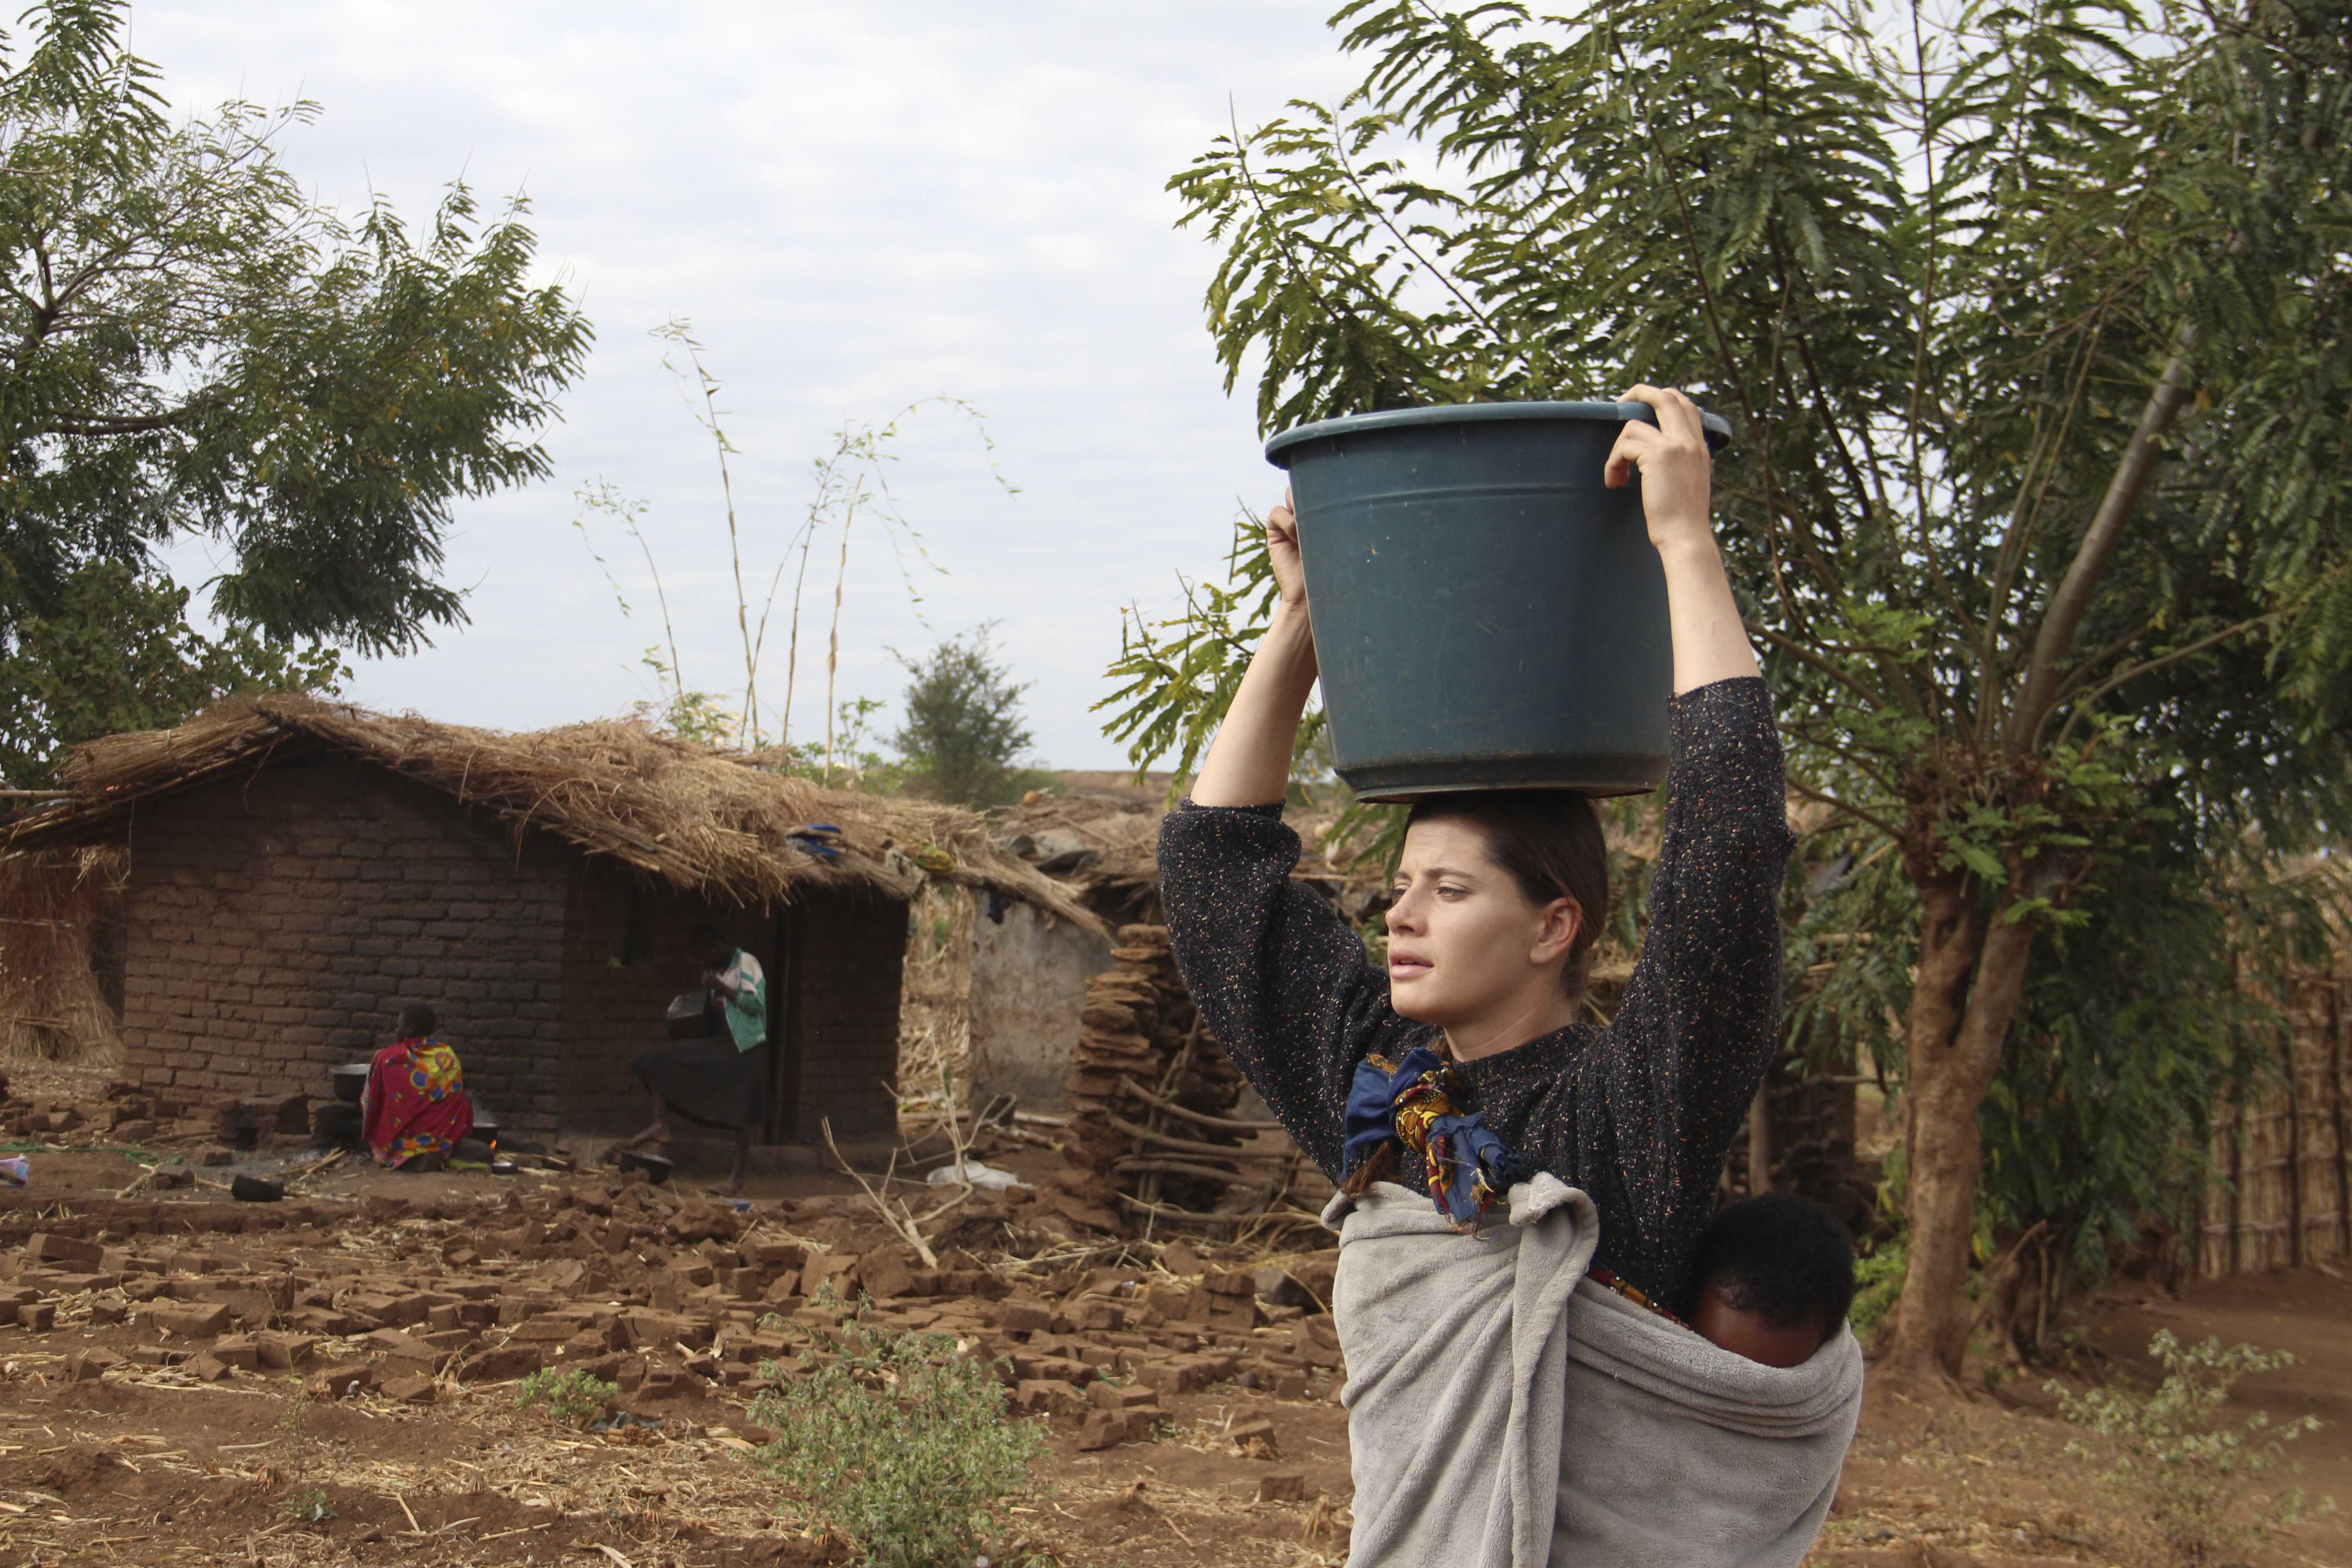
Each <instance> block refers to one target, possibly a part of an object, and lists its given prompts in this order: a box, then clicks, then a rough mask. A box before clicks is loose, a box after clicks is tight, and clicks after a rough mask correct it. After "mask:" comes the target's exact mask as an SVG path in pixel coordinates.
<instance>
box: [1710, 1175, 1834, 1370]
mask: <svg viewBox="0 0 2352 1568" xmlns="http://www.w3.org/2000/svg"><path fill="white" fill-rule="evenodd" d="M1690 1281H1691V1283H1690V1289H1689V1299H1688V1300H1686V1301H1685V1302H1684V1309H1685V1310H1684V1313H1683V1315H1684V1316H1685V1317H1689V1316H1691V1315H1692V1313H1693V1312H1694V1311H1695V1310H1696V1307H1697V1305H1698V1299H1699V1297H1700V1295H1701V1294H1702V1293H1703V1292H1704V1291H1705V1290H1706V1289H1707V1287H1708V1286H1710V1285H1711V1286H1714V1287H1715V1288H1716V1289H1718V1290H1720V1291H1722V1292H1723V1296H1724V1299H1725V1300H1726V1301H1727V1302H1728V1303H1729V1304H1730V1305H1731V1306H1733V1307H1736V1308H1738V1310H1741V1311H1743V1312H1754V1313H1756V1314H1757V1315H1758V1316H1759V1317H1761V1318H1762V1319H1763V1320H1764V1321H1766V1322H1768V1323H1770V1324H1771V1325H1772V1326H1773V1327H1774V1328H1779V1329H1786V1328H1793V1327H1795V1326H1796V1325H1798V1324H1800V1323H1819V1324H1821V1326H1822V1339H1824V1340H1827V1339H1828V1338H1829V1336H1830V1335H1831V1334H1832V1333H1834V1332H1835V1331H1837V1327H1838V1325H1839V1324H1840V1323H1843V1322H1844V1321H1845V1315H1846V1309H1848V1308H1849V1307H1851V1306H1853V1240H1852V1239H1851V1238H1850V1237H1847V1235H1846V1233H1845V1226H1842V1225H1840V1224H1839V1223H1838V1222H1837V1220H1836V1218H1835V1217H1834V1216H1833V1215H1831V1213H1830V1211H1829V1210H1827V1209H1825V1208H1823V1207H1822V1205H1819V1204H1817V1203H1814V1202H1812V1201H1811V1200H1810V1199H1807V1198H1801V1197H1799V1196H1797V1194H1794V1193H1766V1194H1762V1195H1761V1196H1759V1197H1753V1198H1742V1199H1740V1200H1739V1201H1738V1203H1736V1204H1729V1205H1725V1207H1724V1208H1722V1209H1721V1210H1720V1211H1718V1212H1717V1215H1716V1216H1715V1219H1714V1221H1713V1222H1712V1223H1711V1224H1709V1225H1708V1226H1707V1227H1706V1234H1705V1235H1703V1236H1701V1237H1699V1242H1698V1252H1697V1255H1696V1257H1695V1258H1693V1259H1692V1262H1691V1271H1690Z"/></svg>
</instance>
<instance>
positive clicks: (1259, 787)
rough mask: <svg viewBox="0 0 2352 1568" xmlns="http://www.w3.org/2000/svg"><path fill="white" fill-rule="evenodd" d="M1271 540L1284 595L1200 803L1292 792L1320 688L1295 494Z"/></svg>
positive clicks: (1214, 747) (1271, 518)
mask: <svg viewBox="0 0 2352 1568" xmlns="http://www.w3.org/2000/svg"><path fill="white" fill-rule="evenodd" d="M1265 544H1266V550H1267V552H1268V553H1270V554H1271V555H1272V556H1273V558H1274V581H1275V585H1276V587H1277V588H1278V589H1280V590H1281V595H1282V596H1281V598H1280V599H1278V600H1277V601H1276V604H1275V606H1274V619H1273V620H1272V622H1270V623H1269V624H1268V625H1267V626H1266V628H1265V637H1262V638H1260V639H1259V641H1258V645H1257V651H1256V652H1255V653H1254V654H1252V655H1251V656H1250V664H1249V668H1248V669H1247V670H1245V671H1244V672H1243V675H1242V684H1241V689H1240V690H1238V691H1236V692H1234V705H1233V707H1232V708H1231V709H1230V710H1227V711H1226V713H1225V721H1224V722H1223V724H1221V725H1219V726H1218V727H1217V738H1216V739H1215V740H1214V741H1212V742H1210V743H1209V755H1208V758H1207V760H1206V761H1204V762H1202V764H1201V772H1200V774H1199V776H1198V777H1196V778H1194V779H1193V781H1192V804H1193V805H1274V804H1276V802H1278V801H1280V800H1281V799H1282V798H1283V796H1284V795H1286V794H1288V793H1289V790H1290V755H1291V752H1292V750H1293V748H1295V747H1296V746H1297V743H1298V721H1299V717H1300V716H1301V715H1302V714H1304V713H1305V712H1306V711H1307V698H1308V697H1310V696H1311V695H1313V694H1314V690H1315V677H1316V673H1317V667H1316V663H1315V627H1314V626H1313V624H1312V623H1311V622H1309V621H1308V619H1307V577H1306V574H1305V573H1304V572H1303V571H1302V570H1301V569H1300V567H1299V563H1298V520H1297V518H1295V517H1293V516H1292V515H1291V511H1290V493H1289V492H1288V491H1287V490H1286V491H1284V492H1283V497H1282V504H1281V505H1279V506H1277V507H1276V508H1275V509H1274V510H1272V511H1269V512H1267V513H1266V514H1265Z"/></svg>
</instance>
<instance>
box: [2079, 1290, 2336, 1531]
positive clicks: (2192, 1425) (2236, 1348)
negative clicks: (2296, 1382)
mask: <svg viewBox="0 0 2352 1568" xmlns="http://www.w3.org/2000/svg"><path fill="white" fill-rule="evenodd" d="M2147 1349H2148V1353H2149V1354H2150V1355H2153V1356H2155V1357H2156V1358H2157V1360H2158V1361H2160V1362H2162V1363H2164V1381H2163V1382H2162V1383H2161V1384H2158V1386H2157V1388H2156V1390H2155V1392H2154V1393H2151V1394H2142V1393H2139V1392H2137V1391H2136V1390H2129V1389H2114V1388H2094V1389H2089V1390H2087V1391H2085V1392H2084V1393H2082V1394H2075V1393H2074V1392H2072V1391H2071V1390H2069V1389H2068V1388H2066V1386H2065V1385H2064V1384H2058V1383H2052V1384H2047V1385H2046V1387H2047V1390H2048V1392H2050V1393H2052V1394H2056V1395H2057V1397H2058V1414H2059V1415H2062V1416H2063V1417H2064V1418H2065V1419H2067V1420H2068V1421H2071V1422H2073V1423H2074V1424H2075V1425H2077V1426H2085V1427H2088V1428H2089V1429H2090V1430H2091V1431H2093V1432H2095V1433H2097V1434H2098V1435H2099V1436H2102V1437H2105V1438H2107V1439H2109V1440H2110V1443H2111V1445H2112V1450H2113V1454H2114V1459H2115V1462H2114V1463H2113V1464H2112V1465H2110V1466H2109V1467H2108V1468H2107V1470H2106V1473H2105V1475H2104V1476H2103V1477H2102V1478H2101V1479H2102V1481H2103V1482H2104V1483H2105V1485H2107V1486H2109V1487H2111V1488H2113V1489H2116V1490H2117V1491H2119V1492H2121V1493H2123V1494H2124V1495H2125V1496H2126V1497H2127V1498H2129V1499H2130V1500H2131V1501H2132V1503H2133V1504H2134V1505H2135V1510H2134V1511H2135V1514H2136V1516H2137V1517H2141V1518H2145V1519H2146V1520H2147V1522H2148V1525H2149V1527H2150V1528H2151V1529H2152V1530H2153V1531H2154V1532H2155V1535H2156V1544H2157V1545H2158V1546H2159V1547H2160V1548H2161V1549H2162V1550H2163V1551H2165V1552H2168V1553H2169V1555H2170V1559H2171V1561H2172V1562H2174V1563H2181V1564H2187V1565H2189V1568H2202V1565H2204V1564H2210V1563H2234V1562H2237V1561H2238V1560H2239V1559H2240V1557H2241V1556H2242V1553H2243V1552H2245V1551H2246V1550H2247V1549H2248V1548H2250V1547H2252V1546H2253V1545H2255V1544H2256V1543H2257V1542H2260V1541H2261V1540H2262V1538H2263V1536H2265V1535H2267V1534H2269V1533H2270V1532H2271V1531H2273V1530H2275V1529H2277V1528H2278V1527H2280V1526H2281V1525H2286V1524H2293V1523H2294V1521H2297V1520H2299V1519H2301V1518H2302V1517H2303V1512H2304V1499H2303V1493H2302V1491H2301V1490H2300V1489H2289V1490H2287V1491H2285V1492H2283V1493H2281V1494H2279V1495H2278V1496H2276V1497H2273V1498H2271V1499H2269V1500H2263V1499H2261V1498H2259V1497H2257V1496H2255V1495H2254V1492H2253V1489H2252V1482H2253V1480H2254V1479H2255V1478H2256V1477H2258V1476H2260V1475H2262V1474H2263V1472H2264V1471H2266V1470H2269V1469H2272V1468H2275V1467H2276V1466H2279V1465H2282V1464H2284V1463H2285V1462H2286V1451H2285V1450H2286V1445H2287V1444H2288V1443H2289V1442H2291V1441H2293V1440H2294V1438H2297V1437H2300V1436H2303V1435H2304V1434H2305V1432H2311V1431H2315V1430H2317V1428H2318V1426H2319V1423H2318V1422H2317V1421H2316V1420H2315V1419H2313V1418H2312V1417H2311V1416H2308V1415H2305V1416H2303V1417H2301V1418H2299V1419H2297V1420H2294V1421H2289V1422H2287V1423H2285V1424H2284V1425H2283V1426H2273V1425H2272V1423H2271V1420H2270V1417H2269V1416H2268V1415H2265V1414H2263V1412H2261V1411H2256V1412H2255V1413H2254V1415H2253V1418H2252V1419H2251V1420H2249V1421H2248V1422H2246V1423H2245V1425H2244V1426H2238V1427H2234V1428H2231V1427H2224V1426H2218V1425H2217V1424H2216V1421H2215V1418H2216V1417H2217V1416H2218V1415H2220V1414H2221V1405H2222V1404H2223V1402H2224V1401H2226V1400H2227V1399H2228V1398H2229V1397H2230V1389H2231V1386H2232V1385H2233V1384H2236V1383H2237V1381H2238V1380H2239V1379H2240V1378H2242V1377H2244V1376H2246V1375H2248V1374H2249V1373H2263V1372H2275V1371H2277V1370H2278V1369H2279V1368H2281V1367H2284V1366H2291V1365H2293V1364H2294V1356H2293V1355H2291V1354H2289V1353H2288V1352H2285V1351H2280V1352H2276V1353H2275V1354H2265V1353H2264V1352H2261V1351H2258V1350H2256V1349H2254V1347H2253V1346H2252V1345H2242V1344H2241V1345H2231V1346H2229V1347H2227V1348H2226V1349H2225V1348H2224V1347H2223V1346H2222V1343H2221V1341H2220V1340H2218V1339H2209V1340H2207V1341H2205V1342H2204V1343H2202V1344H2200V1345H2196V1346H2193V1347H2189V1348H2186V1349H2184V1348H2183V1347H2182V1346H2181V1344H2180V1342H2179V1341H2178V1340H2176V1339H2174V1338H2173V1337H2172V1331H2171V1330H2169V1329H2159V1330H2158V1331H2157V1334H2156V1337H2155V1338H2154V1339H2152V1340H2150V1341H2149V1342H2148V1344H2147ZM2066 1451H2067V1452H2068V1453H2070V1454H2072V1455H2074V1456H2075V1457H2076V1458H2085V1459H2095V1458H2103V1457H2105V1456H2104V1455H2102V1454H2100V1453H2098V1452H2097V1451H2095V1450H2094V1449H2093V1448H2091V1447H2089V1446H2088V1445H2086V1444H2084V1443H2083V1442H2082V1441H2081V1440H2080V1439H2077V1440H2075V1441H2074V1442H2071V1443H2069V1444H2067V1445H2066ZM2326 1506H2332V1505H2323V1507H2326Z"/></svg>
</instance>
